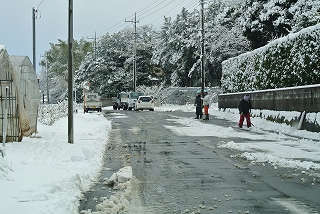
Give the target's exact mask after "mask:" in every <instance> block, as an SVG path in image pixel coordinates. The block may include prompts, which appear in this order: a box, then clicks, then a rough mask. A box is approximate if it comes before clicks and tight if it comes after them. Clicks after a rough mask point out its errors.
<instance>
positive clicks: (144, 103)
mask: <svg viewBox="0 0 320 214" xmlns="http://www.w3.org/2000/svg"><path fill="white" fill-rule="evenodd" d="M143 109H149V111H154V100H153V99H152V97H150V96H139V97H138V99H137V102H136V103H135V106H134V110H136V111H139V110H143Z"/></svg>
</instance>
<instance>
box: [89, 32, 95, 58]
mask: <svg viewBox="0 0 320 214" xmlns="http://www.w3.org/2000/svg"><path fill="white" fill-rule="evenodd" d="M87 39H94V60H96V59H97V32H96V31H95V32H94V37H91V38H90V37H87Z"/></svg>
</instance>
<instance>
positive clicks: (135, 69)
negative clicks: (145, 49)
mask: <svg viewBox="0 0 320 214" xmlns="http://www.w3.org/2000/svg"><path fill="white" fill-rule="evenodd" d="M125 22H133V23H134V48H133V91H134V92H135V91H136V85H137V77H136V74H137V23H139V21H137V14H136V13H134V20H131V21H127V20H125Z"/></svg>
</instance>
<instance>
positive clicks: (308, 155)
mask: <svg viewBox="0 0 320 214" xmlns="http://www.w3.org/2000/svg"><path fill="white" fill-rule="evenodd" d="M165 109H166V108H164V109H163V110H165ZM167 109H169V108H167ZM170 109H171V110H172V111H181V109H179V107H178V106H177V107H173V106H171V107H170ZM159 110H160V109H159ZM184 111H189V112H194V107H193V106H192V105H189V106H185V107H184ZM255 111H257V112H255ZM267 113H268V114H269V115H270V114H278V112H272V111H268V112H267ZM209 114H210V115H212V116H215V117H217V118H219V119H224V120H227V121H230V122H231V123H234V126H229V127H220V126H216V125H214V124H210V123H204V122H202V121H197V120H194V119H192V118H178V119H177V120H175V121H176V122H178V123H180V124H183V125H185V126H186V127H180V128H177V127H167V128H169V129H172V130H173V131H175V130H176V133H177V134H181V133H182V134H183V135H186V136H198V135H201V136H212V137H215V136H218V137H222V138H223V137H226V136H230V137H232V136H239V137H243V138H249V139H251V140H253V141H251V142H246V143H239V142H233V141H231V142H219V147H224V148H229V149H233V150H238V151H239V152H242V153H241V156H242V157H243V158H246V159H248V160H251V161H252V162H253V163H258V162H259V163H270V164H272V165H273V166H274V168H277V167H287V168H295V169H300V170H302V171H303V170H310V169H311V170H318V169H320V164H319V161H320V133H315V132H308V131H305V130H297V129H296V128H294V127H291V126H289V125H286V124H279V123H275V122H271V121H267V120H265V119H262V118H260V117H253V118H252V121H253V124H254V126H253V127H250V130H251V131H244V132H239V130H237V128H236V129H235V128H234V127H236V126H237V121H238V120H239V114H238V110H237V109H228V110H227V111H225V112H224V111H222V110H219V109H218V107H217V104H213V105H212V106H211V107H210V109H209ZM253 114H255V115H259V112H258V110H253ZM285 116H286V117H287V118H288V120H290V119H291V118H292V117H295V116H296V112H285ZM199 127H201V129H200V128H199ZM177 129H179V130H177ZM256 133H261V134H262V137H263V139H264V140H265V139H268V140H270V142H268V143H267V144H266V143H265V142H264V143H261V141H260V142H259V138H260V139H261V135H256Z"/></svg>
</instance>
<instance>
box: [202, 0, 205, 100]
mask: <svg viewBox="0 0 320 214" xmlns="http://www.w3.org/2000/svg"><path fill="white" fill-rule="evenodd" d="M204 54H205V53H204V0H201V92H202V94H203V91H204V87H205V70H204V59H205V58H204Z"/></svg>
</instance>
